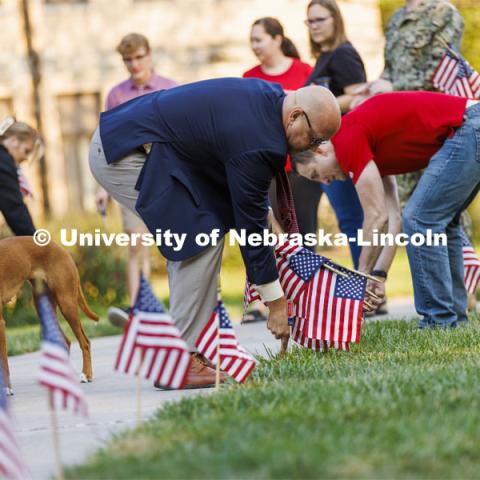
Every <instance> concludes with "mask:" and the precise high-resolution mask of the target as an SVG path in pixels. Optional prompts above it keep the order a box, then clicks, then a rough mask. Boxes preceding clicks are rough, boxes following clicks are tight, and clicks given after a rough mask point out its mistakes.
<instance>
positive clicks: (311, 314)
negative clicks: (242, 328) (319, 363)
mask: <svg viewBox="0 0 480 480" xmlns="http://www.w3.org/2000/svg"><path fill="white" fill-rule="evenodd" d="M275 254H276V260H277V269H278V270H279V279H280V283H281V285H282V288H283V290H284V292H285V296H286V297H287V299H288V300H289V301H290V302H291V304H292V306H293V312H292V338H293V340H294V341H295V342H297V343H299V344H300V345H302V346H304V347H306V348H310V349H313V350H324V349H326V348H328V347H334V348H337V349H342V350H348V348H349V343H351V342H359V341H360V332H361V325H362V318H363V300H364V297H365V289H366V283H367V282H366V278H365V277H364V276H362V275H360V274H358V273H356V272H353V271H351V270H348V269H346V268H344V267H341V266H339V265H336V264H334V263H333V262H331V261H330V260H329V259H328V258H326V257H323V256H321V255H316V254H314V253H312V252H310V251H309V250H307V249H306V248H304V247H300V246H297V245H295V244H294V243H292V242H290V241H287V242H285V243H284V244H283V245H277V247H276V248H275ZM253 300H260V301H261V300H262V299H261V297H260V295H259V294H258V292H257V291H256V289H255V287H254V286H253V285H252V284H250V282H248V281H247V285H246V288H245V302H244V303H245V305H248V304H249V303H250V302H251V301H253Z"/></svg>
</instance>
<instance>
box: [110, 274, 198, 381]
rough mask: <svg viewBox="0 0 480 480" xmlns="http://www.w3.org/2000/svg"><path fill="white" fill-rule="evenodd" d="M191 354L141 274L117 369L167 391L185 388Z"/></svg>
mask: <svg viewBox="0 0 480 480" xmlns="http://www.w3.org/2000/svg"><path fill="white" fill-rule="evenodd" d="M189 366H190V352H189V351H188V346H187V344H186V343H185V342H184V341H183V340H182V338H181V336H180V332H179V331H178V328H177V327H176V326H175V324H174V322H173V320H172V317H171V316H170V315H169V314H168V313H167V312H166V310H165V308H164V306H163V305H162V304H161V303H160V301H159V300H158V299H157V298H156V297H155V295H154V293H153V292H152V289H151V287H150V284H149V283H148V281H147V280H146V279H145V278H144V277H143V275H141V277H140V289H139V292H138V296H137V300H136V302H135V305H134V306H133V308H132V312H131V314H130V317H129V319H128V323H127V325H126V327H125V331H124V334H123V338H122V341H121V344H120V349H119V351H118V354H117V359H116V362H115V369H116V370H118V371H120V372H124V373H132V374H139V375H141V376H143V377H145V378H148V379H153V380H154V382H155V384H158V385H159V386H161V387H163V388H171V389H178V388H182V387H183V385H184V384H185V380H186V377H187V373H188V368H189Z"/></svg>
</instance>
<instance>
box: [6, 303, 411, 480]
mask: <svg viewBox="0 0 480 480" xmlns="http://www.w3.org/2000/svg"><path fill="white" fill-rule="evenodd" d="M389 308H390V314H389V315H388V318H408V319H409V318H411V317H412V316H414V315H415V311H414V309H413V302H412V301H405V299H402V300H397V301H395V300H392V301H391V302H390V304H389ZM377 319H379V320H382V317H377ZM369 321H372V320H369ZM235 329H236V332H237V335H238V338H239V341H240V343H241V344H242V345H243V346H245V347H246V348H247V349H248V350H249V351H251V352H253V353H256V354H259V355H266V353H267V349H269V350H272V351H273V352H277V351H278V348H279V342H278V341H276V340H275V339H274V338H273V336H272V335H271V334H270V332H269V331H268V330H267V328H266V325H265V324H264V323H255V324H250V325H238V324H237V325H235ZM119 342H120V337H106V338H98V339H94V340H93V341H92V352H93V353H92V355H93V365H94V381H93V383H90V384H84V385H82V388H83V389H84V390H85V393H86V395H87V400H88V405H89V409H90V418H89V419H87V420H84V419H82V418H81V417H76V416H74V415H71V414H63V413H62V414H59V415H58V424H59V432H60V444H61V453H62V460H63V463H64V464H65V465H72V464H75V463H79V462H82V461H84V460H85V459H86V458H87V457H88V456H89V455H90V454H91V453H93V452H94V451H95V450H97V449H98V448H99V447H101V446H102V445H103V444H104V442H105V441H106V440H107V439H108V438H110V437H111V436H112V434H114V433H118V432H120V431H121V430H124V429H127V428H132V427H134V426H135V424H136V409H137V403H136V397H135V388H136V380H135V379H134V378H133V377H130V376H126V375H122V374H118V373H116V372H114V371H113V363H114V359H115V356H116V353H117V350H118V346H119ZM38 360H39V353H38V352H35V353H29V354H25V355H19V356H15V357H12V358H11V359H10V370H11V378H12V383H13V389H14V392H15V395H14V396H13V397H10V398H11V402H10V405H11V411H12V413H13V416H14V421H15V427H16V433H17V438H18V440H19V442H20V447H21V449H22V453H23V455H24V457H25V458H26V460H27V464H28V467H29V468H30V471H31V473H32V476H33V478H34V479H47V478H50V477H52V476H53V475H54V473H55V472H54V457H53V450H52V436H51V423H50V415H49V412H48V408H47V397H46V393H45V392H44V390H43V389H42V388H40V386H39V385H38V384H37V381H36V375H37V371H38ZM72 363H73V365H74V367H75V368H77V369H79V368H80V365H81V357H80V350H79V348H78V345H77V344H74V345H73V346H72ZM212 391H213V390H212V389H205V390H188V391H174V392H165V391H160V390H156V389H154V388H153V386H152V385H151V383H150V382H147V381H144V382H143V384H142V412H143V418H144V419H145V418H147V417H148V416H149V415H151V414H152V413H153V412H155V411H156V410H157V409H158V408H159V407H161V406H162V405H164V404H165V403H166V402H170V401H176V400H179V399H181V398H184V397H186V396H192V395H202V394H203V395H205V394H209V393H211V392H212Z"/></svg>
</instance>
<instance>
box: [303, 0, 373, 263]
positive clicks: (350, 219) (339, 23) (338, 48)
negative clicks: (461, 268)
mask: <svg viewBox="0 0 480 480" xmlns="http://www.w3.org/2000/svg"><path fill="white" fill-rule="evenodd" d="M305 24H306V25H307V27H308V33H309V39H310V49H311V52H312V55H313V56H314V57H315V58H316V60H317V62H316V64H315V67H314V70H313V72H312V74H311V75H310V77H309V78H308V80H307V82H306V84H307V85H311V84H316V85H323V86H325V87H327V88H329V89H330V90H331V92H332V93H333V94H334V95H335V97H337V101H338V103H339V105H340V108H341V110H342V113H346V112H348V111H349V109H350V103H351V101H352V99H353V92H354V90H355V89H356V88H358V84H362V83H363V82H365V81H366V74H365V68H364V65H363V62H362V59H361V58H360V55H359V54H358V52H357V51H356V50H355V48H354V47H353V45H352V44H351V43H350V42H349V41H348V39H347V37H346V35H345V27H344V23H343V18H342V14H341V13H340V10H339V8H338V5H337V3H336V2H335V0H312V1H311V2H310V3H309V4H308V7H307V19H306V20H305ZM323 190H324V191H325V193H326V194H327V196H328V200H329V201H330V204H331V205H332V208H333V209H334V211H335V214H336V216H337V220H338V224H339V227H340V230H341V231H342V232H343V233H345V234H347V236H348V238H356V237H357V230H358V229H360V228H361V227H362V222H363V211H362V207H361V205H360V201H359V199H358V195H357V193H356V191H355V188H354V187H353V184H352V182H351V181H350V180H347V181H345V182H340V181H333V182H331V183H330V184H329V185H323ZM349 244H350V250H351V253H352V260H353V264H354V266H355V267H357V266H358V260H359V257H360V247H359V246H358V244H357V243H356V242H351V241H350V242H349Z"/></svg>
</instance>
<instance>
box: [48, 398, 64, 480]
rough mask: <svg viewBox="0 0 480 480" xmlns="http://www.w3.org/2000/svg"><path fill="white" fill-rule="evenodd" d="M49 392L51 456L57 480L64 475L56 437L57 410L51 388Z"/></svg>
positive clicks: (58, 441)
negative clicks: (53, 460)
mask: <svg viewBox="0 0 480 480" xmlns="http://www.w3.org/2000/svg"><path fill="white" fill-rule="evenodd" d="M48 394H49V402H48V406H49V410H50V422H51V425H52V440H53V456H54V459H55V470H56V471H57V480H64V479H65V475H64V472H63V465H62V459H61V454H60V440H59V438H58V422H57V412H56V411H55V408H54V406H53V393H52V391H51V390H49V392H48Z"/></svg>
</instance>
